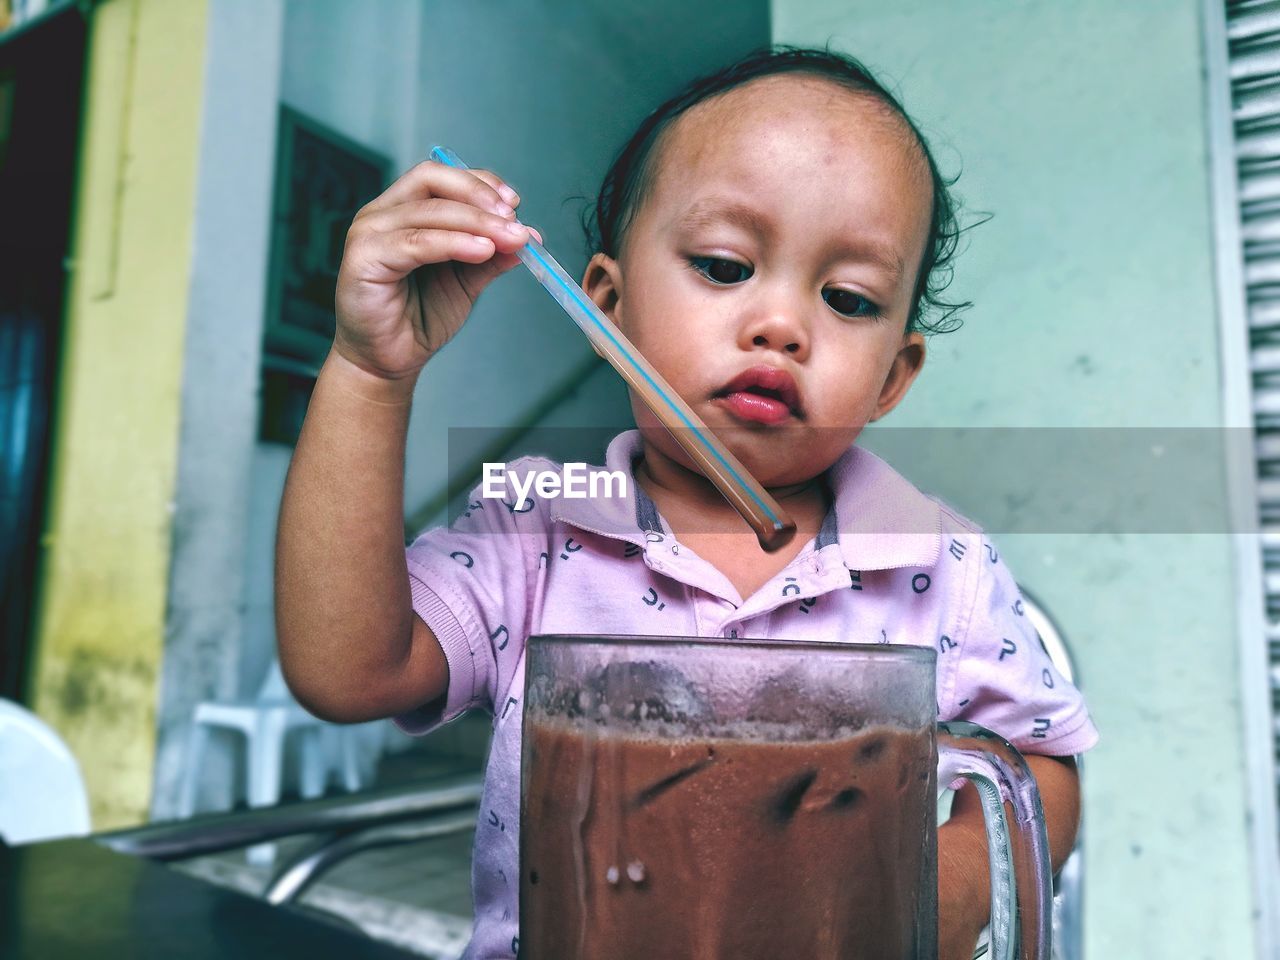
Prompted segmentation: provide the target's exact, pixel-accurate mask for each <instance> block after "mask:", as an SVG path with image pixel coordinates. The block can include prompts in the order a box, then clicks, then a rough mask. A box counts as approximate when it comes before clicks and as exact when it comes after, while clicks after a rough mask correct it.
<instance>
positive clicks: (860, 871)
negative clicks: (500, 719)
mask: <svg viewBox="0 0 1280 960" xmlns="http://www.w3.org/2000/svg"><path fill="white" fill-rule="evenodd" d="M586 730H587V727H586V726H580V725H578V724H576V723H575V721H573V720H566V719H559V718H557V719H552V720H547V719H544V718H538V717H527V718H526V729H525V738H526V740H525V744H526V746H525V750H526V751H527V752H528V751H532V755H531V756H527V757H526V764H527V769H528V771H529V774H528V775H529V777H530V779H529V780H528V782H527V783H526V785H525V791H524V795H525V803H524V809H523V811H522V816H521V832H520V841H521V857H520V860H521V880H520V956H521V957H522V958H523V960H630V958H635V960H655V958H663V960H684V958H687V960H757V958H758V960H778V958H783V957H796V958H805V960H924V958H926V957H927V954H928V953H930V952H932V950H933V947H932V944H933V940H934V933H933V931H932V930H929V931H922V930H919V929H918V928H917V927H918V923H919V921H918V920H917V917H919V916H921V915H922V914H923V915H926V916H929V917H930V921H932V914H931V911H930V910H923V911H922V910H920V909H919V906H920V903H919V900H920V898H921V897H922V896H925V892H926V891H932V890H933V889H935V888H936V885H937V881H936V868H935V865H934V862H933V858H934V837H935V822H936V808H935V800H934V798H935V794H936V791H935V788H934V778H935V757H934V752H933V739H932V730H931V729H926V730H920V731H914V732H912V731H907V730H903V729H900V728H892V727H886V726H876V727H872V728H868V729H864V730H861V731H858V732H856V733H850V734H848V735H845V736H839V737H836V738H834V739H829V740H823V741H812V740H808V741H793V742H763V741H760V740H752V739H719V738H709V739H697V740H694V739H671V740H663V739H649V738H644V737H641V736H633V735H629V734H624V733H619V732H616V731H608V732H605V733H592V734H589V735H588V734H587V733H586ZM930 899H931V897H930ZM928 960H932V958H928Z"/></svg>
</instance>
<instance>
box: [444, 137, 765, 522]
mask: <svg viewBox="0 0 1280 960" xmlns="http://www.w3.org/2000/svg"><path fill="white" fill-rule="evenodd" d="M431 156H432V157H434V158H435V159H436V160H439V161H440V162H441V163H444V164H447V165H449V166H451V167H457V168H458V169H460V170H469V169H471V168H470V167H469V166H467V164H465V163H464V162H463V161H462V160H461V158H459V157H458V155H457V154H456V153H454V152H453V151H452V150H450V149H449V148H448V147H442V146H435V147H432V148H431ZM526 254H527V257H526V256H525V255H526ZM517 256H519V257H520V262H521V263H523V264H524V265H525V266H526V267H529V272H530V273H532V274H533V275H534V277H535V278H536V279H537V281H538V282H539V283H541V284H542V286H543V287H544V288H546V290H547V292H548V293H550V294H551V295H552V297H553V299H555V301H556V302H557V303H559V304H560V306H561V308H565V304H564V303H563V302H562V301H561V300H560V298H559V297H558V296H556V292H557V291H556V290H555V289H554V288H553V287H552V286H551V283H550V281H551V280H553V279H554V280H555V282H556V283H558V284H559V285H560V292H562V293H564V294H566V295H567V296H568V297H569V298H570V299H571V300H572V301H573V302H574V305H575V306H576V307H577V308H578V311H579V316H573V315H572V312H571V311H569V310H567V309H566V312H567V313H570V316H571V318H572V319H573V320H574V321H575V322H576V323H577V324H578V325H579V326H582V324H583V320H584V318H586V319H590V321H591V323H593V324H594V325H595V327H596V329H597V330H599V331H600V332H601V333H603V334H604V335H605V336H606V337H608V338H609V341H610V342H611V343H612V344H613V345H614V347H616V348H617V350H618V352H619V353H620V354H622V355H623V356H624V357H626V358H627V362H628V363H630V364H631V366H632V367H633V368H634V369H635V370H636V371H637V372H638V373H639V374H640V375H641V376H642V377H644V379H645V380H646V381H648V383H649V385H650V386H651V387H653V390H654V392H655V393H656V394H657V395H658V396H660V397H661V398H662V400H663V402H664V403H666V404H667V406H668V407H670V408H671V411H672V412H673V413H675V414H676V416H678V417H679V418H680V420H681V421H682V422H683V423H684V425H685V426H686V427H687V428H688V429H689V430H690V432H692V433H693V435H694V436H695V437H697V438H698V442H699V443H701V444H702V446H703V447H704V448H705V449H706V451H707V452H708V453H710V454H711V455H712V456H714V457H715V458H716V459H717V460H718V461H720V465H721V466H723V467H724V469H725V470H726V471H727V472H728V473H729V474H730V475H731V476H732V477H733V479H734V482H736V483H737V485H738V487H739V489H741V490H742V491H743V492H745V493H746V494H747V495H748V496H749V497H751V499H752V500H754V501H755V502H756V504H757V505H758V506H759V507H760V509H761V510H763V511H764V512H765V513H766V514H767V515H768V517H769V522H770V523H772V524H773V526H774V529H775V530H777V529H781V528H782V526H783V524H782V522H781V521H780V520H779V519H778V517H777V516H776V515H775V514H774V512H773V511H772V510H770V509H769V506H768V504H766V503H765V502H764V501H762V500H761V499H760V498H759V497H758V496H757V495H756V492H755V491H754V490H752V489H751V488H750V487H749V486H747V484H746V483H745V482H744V481H743V479H742V477H741V476H739V475H738V471H736V470H735V469H733V466H732V465H731V464H730V463H729V462H728V461H726V460H725V459H724V457H723V456H722V455H721V453H720V451H719V450H717V449H716V447H715V445H714V444H712V443H710V442H708V440H707V438H706V437H705V436H703V433H702V430H701V429H699V428H698V427H697V426H695V425H694V424H693V422H692V421H690V420H689V418H688V417H687V416H686V415H685V412H684V411H683V410H681V409H680V407H679V406H678V405H677V404H675V403H673V402H672V400H671V398H670V397H668V396H667V394H666V391H664V390H663V389H662V387H660V386H659V385H658V383H657V382H656V381H655V380H654V379H653V377H651V376H649V372H648V371H647V370H645V368H644V365H643V364H641V363H639V362H637V361H636V358H635V357H634V356H632V354H631V351H630V350H628V349H627V348H626V347H625V346H623V344H622V343H620V342H619V341H618V338H617V337H615V336H614V334H613V331H612V330H610V329H609V327H608V326H607V325H605V324H603V323H601V322H600V318H599V317H597V316H596V315H595V309H594V307H595V304H593V303H591V301H590V300H589V299H588V298H587V295H586V293H584V292H583V290H582V288H581V287H580V286H578V284H576V283H574V281H573V280H572V279H571V278H570V277H569V275H568V273H566V272H565V269H564V267H562V266H560V264H559V263H557V262H556V259H555V258H554V257H553V256H551V254H549V253H547V250H546V248H545V247H543V246H542V244H540V243H538V242H537V241H535V240H532V239H531V240H530V241H529V242H528V243H527V244H526V245H525V246H524V247H523V248H522V249H521V250H520V251H519V252H518V253H517ZM530 258H532V259H534V260H536V261H537V262H538V264H539V265H540V266H542V267H543V269H544V271H545V275H544V274H542V273H540V272H539V271H537V270H535V269H533V266H532V264H530V263H529V259H530Z"/></svg>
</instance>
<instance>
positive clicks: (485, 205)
mask: <svg viewBox="0 0 1280 960" xmlns="http://www.w3.org/2000/svg"><path fill="white" fill-rule="evenodd" d="M499 185H501V186H504V187H505V184H503V183H502V181H501V180H500V179H499V178H497V177H496V176H494V175H493V174H492V173H490V172H489V171H487V170H460V169H458V168H456V167H450V166H448V165H447V164H443V163H437V162H436V161H434V160H424V161H423V162H422V163H420V164H418V165H417V166H416V167H414V168H413V169H412V170H410V171H409V172H408V173H405V174H404V175H403V176H401V177H400V179H398V180H397V181H396V182H395V183H393V184H391V186H389V187H387V189H386V190H384V191H383V192H382V195H381V196H379V197H378V198H377V199H376V200H373V201H372V202H370V203H368V204H366V205H365V207H364V208H363V209H361V211H360V213H359V214H357V217H359V216H364V215H367V214H372V213H376V212H379V211H383V210H387V209H389V208H392V207H395V206H398V205H400V204H403V203H408V202H411V201H415V200H425V199H427V198H429V197H446V198H448V199H450V200H458V201H461V202H463V203H469V204H471V205H472V206H475V207H479V208H480V209H482V210H488V211H490V212H491V213H495V214H497V215H498V216H510V214H511V211H512V209H513V207H514V204H512V203H509V202H508V201H507V199H506V197H504V196H503V193H502V191H500V190H499V189H498V186H499ZM506 189H507V190H510V189H511V188H510V187H506ZM511 194H512V195H513V196H514V195H515V191H511ZM516 201H517V202H518V201H519V197H516Z"/></svg>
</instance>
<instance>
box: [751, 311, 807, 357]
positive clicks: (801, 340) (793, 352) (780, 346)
mask: <svg viewBox="0 0 1280 960" xmlns="http://www.w3.org/2000/svg"><path fill="white" fill-rule="evenodd" d="M742 333H743V339H744V340H745V341H746V343H744V344H743V346H744V347H745V346H747V345H748V344H749V345H750V346H751V347H754V348H756V349H765V350H776V351H778V352H779V353H786V354H788V355H790V356H792V357H793V358H795V359H800V358H801V356H802V355H803V354H805V353H806V352H807V351H808V348H809V329H808V324H807V322H806V321H805V319H804V317H803V316H801V312H800V311H799V310H797V309H796V308H794V307H786V306H781V305H775V306H773V307H771V308H769V309H765V310H762V311H760V312H759V313H757V314H755V315H754V316H752V317H751V318H749V319H748V320H747V322H746V323H745V324H744V326H743V331H742Z"/></svg>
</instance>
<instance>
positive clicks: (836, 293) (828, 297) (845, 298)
mask: <svg viewBox="0 0 1280 960" xmlns="http://www.w3.org/2000/svg"><path fill="white" fill-rule="evenodd" d="M822 299H823V300H825V301H827V306H829V307H830V308H831V309H832V310H834V311H835V312H836V313H842V314H844V315H845V316H846V317H878V316H880V308H879V307H877V306H876V305H875V304H874V303H872V302H871V301H870V300H868V299H867V298H866V297H864V296H862V294H860V293H854V292H853V291H852V290H841V289H839V288H838V287H831V288H828V289H826V290H823V291H822Z"/></svg>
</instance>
